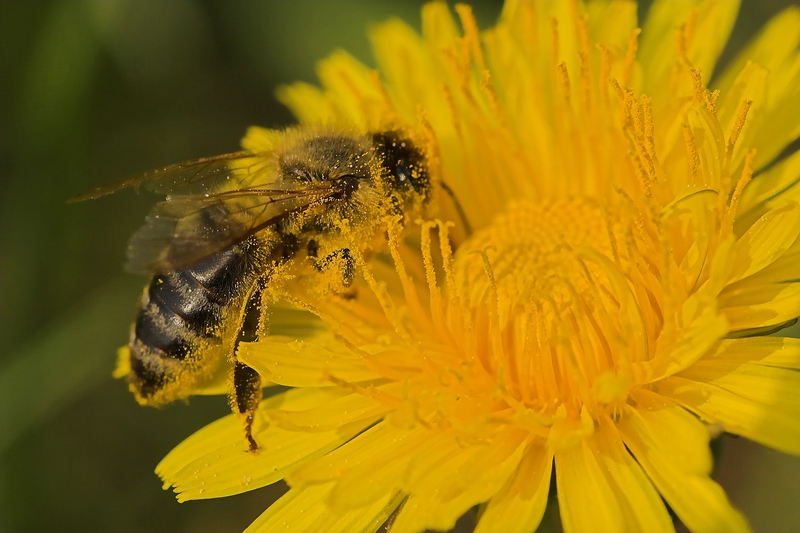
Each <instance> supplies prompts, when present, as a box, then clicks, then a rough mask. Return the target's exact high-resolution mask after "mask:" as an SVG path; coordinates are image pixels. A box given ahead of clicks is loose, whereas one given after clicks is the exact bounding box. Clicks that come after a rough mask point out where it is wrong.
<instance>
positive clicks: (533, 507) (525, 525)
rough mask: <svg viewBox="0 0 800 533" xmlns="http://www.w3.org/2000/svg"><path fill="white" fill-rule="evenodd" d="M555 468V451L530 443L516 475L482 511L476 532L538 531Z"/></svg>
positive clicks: (510, 532) (521, 532) (522, 532)
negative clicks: (553, 452)
mask: <svg viewBox="0 0 800 533" xmlns="http://www.w3.org/2000/svg"><path fill="white" fill-rule="evenodd" d="M552 470H553V454H552V453H550V452H549V451H548V450H547V448H546V447H545V446H543V445H542V444H541V443H532V444H529V445H528V446H527V448H526V449H525V453H524V455H523V457H522V460H521V461H520V464H519V466H518V467H517V472H516V474H515V475H514V476H512V477H511V478H509V480H508V482H507V483H506V485H505V487H503V489H502V490H501V491H500V492H498V493H497V494H496V495H495V496H494V497H493V498H492V499H491V500H489V504H488V505H487V506H486V509H485V510H484V511H483V513H481V515H480V519H479V521H478V525H477V527H476V528H475V533H492V532H494V531H502V532H504V533H530V532H531V531H536V528H537V527H538V526H539V523H540V522H541V521H542V516H543V515H544V510H545V507H546V506H547V496H548V493H549V491H550V476H551V474H552Z"/></svg>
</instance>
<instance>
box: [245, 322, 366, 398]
mask: <svg viewBox="0 0 800 533" xmlns="http://www.w3.org/2000/svg"><path fill="white" fill-rule="evenodd" d="M237 356H238V357H239V359H240V360H241V361H242V362H243V363H245V364H247V365H249V366H251V367H252V368H254V369H256V370H257V371H258V373H259V374H260V375H261V377H262V378H263V379H265V380H267V381H271V382H272V383H277V384H279V385H286V386H288V387H324V386H332V385H334V384H335V382H334V380H333V379H336V380H342V381H348V382H359V381H368V380H372V379H378V378H380V376H379V375H378V374H376V373H375V372H373V371H372V370H370V369H369V368H367V366H366V365H365V363H364V362H363V361H362V360H361V358H360V357H358V356H357V355H354V354H353V353H352V352H351V351H349V350H348V349H347V348H346V347H345V346H343V345H342V344H340V343H338V342H336V341H335V340H334V339H333V337H332V336H330V335H322V336H316V337H314V338H312V339H308V340H298V339H295V338H292V337H279V336H270V337H267V338H266V339H264V340H262V341H259V342H253V343H242V344H241V345H240V347H239V351H238V353H237ZM332 378H333V379H332Z"/></svg>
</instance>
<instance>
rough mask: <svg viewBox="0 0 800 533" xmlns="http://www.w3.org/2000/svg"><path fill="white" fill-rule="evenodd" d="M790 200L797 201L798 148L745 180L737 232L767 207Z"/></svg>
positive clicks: (799, 193)
mask: <svg viewBox="0 0 800 533" xmlns="http://www.w3.org/2000/svg"><path fill="white" fill-rule="evenodd" d="M790 201H795V202H798V201H800V152H796V153H794V154H792V155H791V156H789V157H788V158H786V159H785V160H784V161H781V162H780V163H778V164H777V165H775V166H774V167H772V168H770V169H769V170H767V171H766V172H763V173H762V174H759V175H758V176H756V177H754V178H753V179H752V180H751V181H750V183H748V184H747V187H745V189H744V192H743V193H742V199H741V201H740V202H739V209H738V215H737V217H736V225H735V230H736V232H737V233H738V234H740V235H741V234H742V232H744V231H746V230H747V228H749V227H750V226H751V225H752V224H753V223H754V222H755V221H756V220H758V219H759V218H760V217H762V216H764V215H765V214H766V213H767V212H769V210H770V209H774V208H776V207H781V206H782V205H784V204H785V203H786V202H790Z"/></svg>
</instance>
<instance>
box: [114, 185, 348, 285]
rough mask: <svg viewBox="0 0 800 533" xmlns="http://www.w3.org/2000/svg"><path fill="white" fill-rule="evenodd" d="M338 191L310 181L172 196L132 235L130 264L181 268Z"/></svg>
mask: <svg viewBox="0 0 800 533" xmlns="http://www.w3.org/2000/svg"><path fill="white" fill-rule="evenodd" d="M334 193H335V191H334V189H333V187H331V186H307V187H305V188H303V189H264V188H250V189H235V190H230V191H223V192H220V193H216V194H210V193H206V194H202V195H187V196H170V197H168V199H167V200H165V201H163V202H159V203H158V204H156V205H155V207H154V208H153V209H152V211H151V212H150V214H149V215H148V216H147V218H146V219H145V224H144V225H143V226H142V227H141V228H140V229H139V230H138V231H137V232H136V233H135V234H134V235H133V237H131V241H130V245H129V247H128V264H127V268H128V269H129V270H131V271H133V272H144V273H150V274H158V273H166V272H172V271H175V270H180V269H182V268H185V267H188V266H190V265H192V264H194V263H197V262H198V261H200V260H202V259H204V258H206V257H209V256H211V255H214V254H216V253H219V252H221V251H223V250H225V249H226V248H228V247H230V246H232V245H234V244H236V243H238V242H241V241H242V240H244V239H246V238H247V237H248V236H250V235H253V234H255V233H257V232H259V231H261V230H263V229H265V228H267V227H269V226H272V225H274V224H277V223H278V222H280V221H282V220H284V219H286V218H288V217H291V216H294V215H298V214H300V213H302V212H304V211H306V210H307V209H310V208H313V207H314V206H317V205H321V204H323V203H325V202H326V201H328V200H329V199H330V198H331V196H332V195H333V194H334Z"/></svg>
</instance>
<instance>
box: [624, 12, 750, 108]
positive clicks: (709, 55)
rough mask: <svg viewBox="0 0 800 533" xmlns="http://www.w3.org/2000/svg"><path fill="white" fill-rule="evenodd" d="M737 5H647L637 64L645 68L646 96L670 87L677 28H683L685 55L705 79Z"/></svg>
mask: <svg viewBox="0 0 800 533" xmlns="http://www.w3.org/2000/svg"><path fill="white" fill-rule="evenodd" d="M738 10H739V2H738V1H734V0H712V1H706V2H699V1H692V2H675V1H674V0H657V1H655V2H653V4H652V5H651V6H650V11H649V12H648V15H647V20H646V22H645V25H644V29H643V30H642V39H641V46H640V53H639V62H640V63H641V64H642V66H643V68H644V69H645V72H644V80H645V86H644V88H643V91H644V92H645V93H647V94H652V95H656V94H661V93H663V92H664V91H665V90H666V89H667V88H668V87H670V75H671V72H672V69H673V67H674V66H675V64H676V61H677V60H678V59H679V58H678V54H677V42H678V35H679V28H680V27H681V26H683V25H686V32H687V38H686V55H687V59H688V60H689V62H690V63H691V64H692V65H693V66H694V67H696V68H700V69H702V71H703V75H704V76H705V79H706V80H708V79H709V78H710V77H711V73H712V72H713V69H714V65H715V64H716V62H717V58H718V57H719V54H720V53H721V52H722V48H723V47H724V46H725V43H726V42H727V41H728V35H729V34H730V31H731V29H732V28H733V23H734V21H735V19H736V13H737V12H738Z"/></svg>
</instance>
